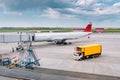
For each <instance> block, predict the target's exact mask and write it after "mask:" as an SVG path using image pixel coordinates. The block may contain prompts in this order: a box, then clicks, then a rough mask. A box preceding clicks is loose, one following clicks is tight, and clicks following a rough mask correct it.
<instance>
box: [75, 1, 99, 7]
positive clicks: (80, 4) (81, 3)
mask: <svg viewBox="0 0 120 80" xmlns="http://www.w3.org/2000/svg"><path fill="white" fill-rule="evenodd" d="M96 1H97V0H78V1H77V2H76V5H78V6H88V5H91V4H93V3H95V2H96Z"/></svg>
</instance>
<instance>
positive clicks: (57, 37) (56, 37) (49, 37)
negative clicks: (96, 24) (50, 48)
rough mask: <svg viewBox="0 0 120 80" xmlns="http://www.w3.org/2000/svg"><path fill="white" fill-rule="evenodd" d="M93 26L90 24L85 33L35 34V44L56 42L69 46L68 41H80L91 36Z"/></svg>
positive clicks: (33, 38)
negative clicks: (79, 39)
mask: <svg viewBox="0 0 120 80" xmlns="http://www.w3.org/2000/svg"><path fill="white" fill-rule="evenodd" d="M91 31H92V24H88V25H87V26H86V28H85V29H84V30H83V32H63V33H35V34H34V36H32V41H34V42H42V41H48V42H55V43H56V44H67V42H66V40H72V39H78V38H81V37H85V36H88V35H90V34H91V33H92V32H91Z"/></svg>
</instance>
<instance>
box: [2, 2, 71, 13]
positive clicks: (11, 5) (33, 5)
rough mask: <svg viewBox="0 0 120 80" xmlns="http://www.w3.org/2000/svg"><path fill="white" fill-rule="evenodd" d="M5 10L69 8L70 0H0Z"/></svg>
mask: <svg viewBox="0 0 120 80" xmlns="http://www.w3.org/2000/svg"><path fill="white" fill-rule="evenodd" d="M0 3H2V4H4V5H5V9H6V10H10V11H16V10H17V11H24V10H36V9H41V10H43V9H46V8H48V7H50V8H65V7H69V6H71V2H70V0H0Z"/></svg>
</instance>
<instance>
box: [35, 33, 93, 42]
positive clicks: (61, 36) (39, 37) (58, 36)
mask: <svg viewBox="0 0 120 80" xmlns="http://www.w3.org/2000/svg"><path fill="white" fill-rule="evenodd" d="M91 33H92V32H64V33H35V42H40V41H56V42H62V41H63V42H64V41H65V40H71V39H78V38H81V37H84V36H88V35H90V34H91Z"/></svg>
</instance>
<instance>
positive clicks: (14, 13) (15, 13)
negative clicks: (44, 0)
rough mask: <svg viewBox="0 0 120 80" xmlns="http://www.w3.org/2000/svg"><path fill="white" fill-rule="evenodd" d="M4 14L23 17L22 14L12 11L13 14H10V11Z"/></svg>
mask: <svg viewBox="0 0 120 80" xmlns="http://www.w3.org/2000/svg"><path fill="white" fill-rule="evenodd" d="M3 13H4V14H12V15H18V16H21V15H22V13H21V12H15V11H12V12H10V11H4V12H3Z"/></svg>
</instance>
